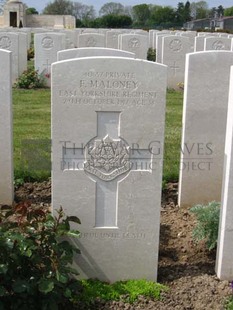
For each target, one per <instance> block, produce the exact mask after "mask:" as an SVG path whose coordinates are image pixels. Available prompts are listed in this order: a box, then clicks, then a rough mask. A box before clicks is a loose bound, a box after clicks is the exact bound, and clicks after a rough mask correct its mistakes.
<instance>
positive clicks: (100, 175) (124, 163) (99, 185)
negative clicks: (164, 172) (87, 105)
mask: <svg viewBox="0 0 233 310" xmlns="http://www.w3.org/2000/svg"><path fill="white" fill-rule="evenodd" d="M120 114H121V112H97V136H96V137H94V138H93V139H91V140H90V141H89V142H88V143H87V144H86V145H85V147H84V148H76V147H75V146H74V147H73V148H68V147H66V146H63V157H62V170H63V171H65V170H84V171H85V173H86V174H87V176H88V177H89V178H90V179H91V180H92V181H94V182H95V183H96V208H95V210H96V211H95V212H96V214H95V227H96V228H117V226H118V225H117V217H118V216H117V214H118V185H119V182H121V181H122V180H123V179H125V177H127V175H128V173H130V171H147V172H149V173H151V171H152V153H151V151H150V150H149V149H138V148H137V149H136V150H135V149H134V148H131V147H130V146H129V145H128V143H127V142H126V141H125V140H124V139H123V138H121V137H120Z"/></svg>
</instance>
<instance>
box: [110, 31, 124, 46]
mask: <svg viewBox="0 0 233 310" xmlns="http://www.w3.org/2000/svg"><path fill="white" fill-rule="evenodd" d="M121 33H122V31H121V30H111V31H107V32H106V47H108V48H115V49H117V48H118V35H119V34H121Z"/></svg>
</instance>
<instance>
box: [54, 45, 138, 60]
mask: <svg viewBox="0 0 233 310" xmlns="http://www.w3.org/2000/svg"><path fill="white" fill-rule="evenodd" d="M94 56H113V57H114V56H116V57H129V58H135V54H133V53H130V52H127V51H122V50H116V49H113V48H104V47H96V48H94V47H82V48H73V49H70V50H64V51H60V52H58V53H57V60H58V61H61V60H67V59H72V58H83V57H94Z"/></svg>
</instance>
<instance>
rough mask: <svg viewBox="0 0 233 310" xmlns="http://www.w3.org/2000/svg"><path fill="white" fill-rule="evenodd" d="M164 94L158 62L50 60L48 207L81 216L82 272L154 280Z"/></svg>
mask: <svg viewBox="0 0 233 310" xmlns="http://www.w3.org/2000/svg"><path fill="white" fill-rule="evenodd" d="M142 72H143V74H142ZM165 95H166V67H165V66H163V65H158V64H155V63H151V62H147V61H143V60H134V59H130V58H114V57H107V58H103V57H99V58H98V57H97V58H82V59H75V60H69V61H61V62H58V63H55V64H53V65H52V139H53V151H52V153H53V172H52V187H53V194H52V197H53V209H57V208H59V206H60V205H62V206H63V208H64V210H65V212H66V213H67V214H69V215H77V216H79V217H80V219H81V222H82V224H81V225H80V231H81V238H80V239H79V240H78V241H76V243H77V246H78V247H79V248H80V249H81V253H82V254H81V255H79V256H78V257H76V263H77V269H78V270H79V271H80V275H81V277H83V278H86V277H91V278H99V279H101V280H105V281H110V282H113V281H117V280H124V279H140V278H146V279H148V280H156V277H157V262H158V245H159V226H160V201H161V181H162V154H163V139H164V114H165ZM80 269H81V270H80Z"/></svg>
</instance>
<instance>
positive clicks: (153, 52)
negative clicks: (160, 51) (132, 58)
mask: <svg viewBox="0 0 233 310" xmlns="http://www.w3.org/2000/svg"><path fill="white" fill-rule="evenodd" d="M147 60H149V61H156V49H154V48H151V47H150V48H149V49H148V52H147Z"/></svg>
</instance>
